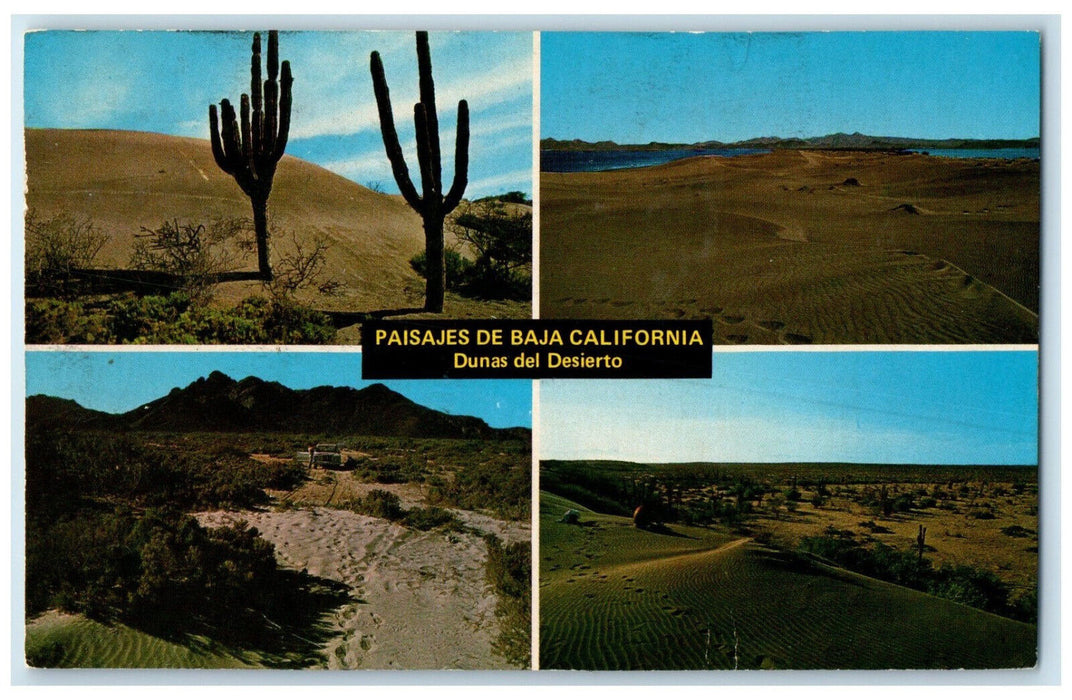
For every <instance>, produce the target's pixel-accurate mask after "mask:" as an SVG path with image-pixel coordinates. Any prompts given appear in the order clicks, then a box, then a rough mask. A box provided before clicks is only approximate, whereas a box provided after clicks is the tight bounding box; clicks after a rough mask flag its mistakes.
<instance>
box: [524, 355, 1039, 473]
mask: <svg viewBox="0 0 1072 700" xmlns="http://www.w3.org/2000/svg"><path fill="white" fill-rule="evenodd" d="M540 446H541V454H540V457H541V458H543V459H621V460H630V461H640V462H684V461H714V462H779V461H792V462H857V463H866V462H873V463H886V464H1036V463H1037V459H1038V457H1037V454H1038V355H1037V353H1035V352H1033V351H1023V352H1020V351H984V352H971V351H957V352H931V351H924V352H903V351H902V352H896V351H889V352H748V353H715V356H714V363H713V376H712V378H711V379H709V380H708V379H695V380H634V381H622V380H587V381H579V380H545V381H541V382H540Z"/></svg>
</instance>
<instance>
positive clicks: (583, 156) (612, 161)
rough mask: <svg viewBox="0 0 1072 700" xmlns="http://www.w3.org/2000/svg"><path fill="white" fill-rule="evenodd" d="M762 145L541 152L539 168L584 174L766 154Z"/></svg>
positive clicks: (547, 171)
mask: <svg viewBox="0 0 1072 700" xmlns="http://www.w3.org/2000/svg"><path fill="white" fill-rule="evenodd" d="M769 152H770V151H769V150H766V149H761V148H704V149H692V148H680V149H672V150H667V151H540V170H541V171H542V172H545V173H585V172H596V171H599V170H620V169H622V168H642V167H644V166H646V165H661V164H662V163H669V162H670V161H673V160H681V159H682V158H693V157H695V156H725V157H730V156H748V155H754V154H756V153H769Z"/></svg>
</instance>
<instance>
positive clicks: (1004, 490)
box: [539, 351, 1044, 670]
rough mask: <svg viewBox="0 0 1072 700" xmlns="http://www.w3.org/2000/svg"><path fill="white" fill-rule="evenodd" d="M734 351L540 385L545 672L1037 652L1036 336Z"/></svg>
mask: <svg viewBox="0 0 1072 700" xmlns="http://www.w3.org/2000/svg"><path fill="white" fill-rule="evenodd" d="M715 360H716V361H715V367H714V372H713V376H712V378H711V379H702V380H642V381H617V382H611V381H571V380H549V381H543V382H541V385H540V418H539V421H540V436H539V439H540V489H541V492H540V524H539V543H540V547H539V550H540V551H539V572H540V573H539V576H540V598H539V619H540V668H542V669H584V670H749V669H750V670H760V669H782V670H785V669H797V670H804V669H807V670H834V669H842V670H851V669H914V670H922V669H998V668H1014V669H1017V668H1030V667H1033V666H1035V663H1036V660H1037V654H1038V622H1039V620H1038V583H1039V561H1038V559H1039V548H1038V547H1039V538H1040V536H1041V533H1040V524H1043V523H1040V519H1039V510H1038V505H1039V489H1038V486H1039V481H1038V471H1039V470H1038V446H1039V442H1038V355H1037V353H1036V352H1034V351H988V352H961V351H958V352H923V351H914V352H799V351H788V352H766V353H756V352H749V353H738V352H733V353H716V357H715ZM593 426H598V429H597V430H596V429H592V427H593ZM1043 526H1044V524H1043Z"/></svg>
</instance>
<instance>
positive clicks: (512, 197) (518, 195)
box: [476, 190, 532, 206]
mask: <svg viewBox="0 0 1072 700" xmlns="http://www.w3.org/2000/svg"><path fill="white" fill-rule="evenodd" d="M476 201H477V202H487V201H498V202H506V203H507V204H527V205H529V206H532V200H531V199H530V198H529V196H528V195H527V194H525V193H524V192H521V191H520V190H511V191H510V192H504V193H503V194H497V195H493V196H491V197H482V198H480V199H478V200H476Z"/></svg>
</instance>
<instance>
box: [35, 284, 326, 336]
mask: <svg viewBox="0 0 1072 700" xmlns="http://www.w3.org/2000/svg"><path fill="white" fill-rule="evenodd" d="M334 337H335V328H334V327H333V326H332V325H331V322H330V320H329V319H328V318H327V316H325V315H324V314H322V313H320V312H318V311H314V310H312V309H308V308H305V307H303V306H300V305H298V304H295V303H293V302H290V301H286V300H272V299H265V298H263V297H249V298H248V299H245V300H244V301H242V302H240V303H239V304H238V305H237V306H235V307H234V308H231V309H225V308H224V309H221V308H215V307H210V306H205V305H203V304H198V303H195V302H194V300H193V299H192V298H191V297H190V296H189V295H187V294H186V293H185V292H173V293H172V294H169V295H167V296H144V297H136V296H133V295H124V296H120V297H116V298H114V299H112V300H110V301H108V302H105V303H103V304H101V305H99V306H94V307H88V306H87V305H85V304H83V303H82V302H77V301H63V300H57V299H34V300H30V301H27V303H26V342H28V343H79V342H82V343H115V344H120V343H137V344H142V343H145V344H194V343H229V344H254V343H303V344H322V343H327V342H330V341H331V340H332V339H333V338H334Z"/></svg>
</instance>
